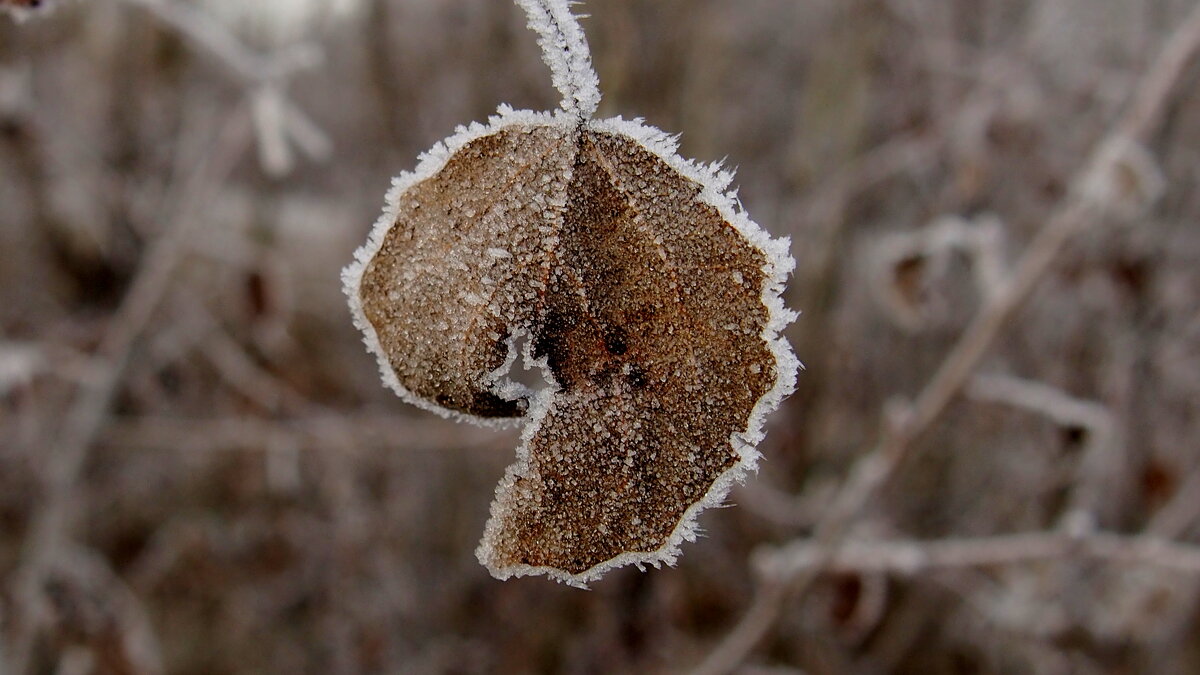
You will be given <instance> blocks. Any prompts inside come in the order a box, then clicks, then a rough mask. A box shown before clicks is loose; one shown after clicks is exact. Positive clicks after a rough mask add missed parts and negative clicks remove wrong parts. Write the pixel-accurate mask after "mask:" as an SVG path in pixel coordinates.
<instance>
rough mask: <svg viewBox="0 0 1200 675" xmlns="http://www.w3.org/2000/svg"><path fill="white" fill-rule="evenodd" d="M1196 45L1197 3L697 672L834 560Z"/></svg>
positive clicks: (763, 629) (733, 651) (1098, 212)
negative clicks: (796, 552) (981, 300)
mask: <svg viewBox="0 0 1200 675" xmlns="http://www.w3.org/2000/svg"><path fill="white" fill-rule="evenodd" d="M1198 51H1200V6H1197V7H1195V8H1194V9H1192V11H1191V12H1190V13H1189V14H1188V16H1187V17H1186V18H1185V19H1184V21H1183V22H1182V23H1181V24H1180V25H1179V27H1178V28H1176V30H1175V32H1174V33H1173V34H1172V36H1171V37H1170V39H1169V40H1168V41H1167V43H1166V44H1165V46H1164V47H1163V49H1162V51H1161V52H1160V53H1159V55H1158V57H1157V58H1156V59H1155V60H1154V62H1153V63H1152V64H1151V65H1150V67H1149V69H1148V70H1147V71H1146V72H1145V74H1144V75H1143V76H1142V77H1141V79H1140V80H1139V83H1138V87H1137V90H1136V91H1135V92H1134V93H1133V97H1132V99H1131V102H1130V104H1129V106H1128V108H1127V110H1126V112H1125V114H1124V115H1122V116H1121V118H1120V119H1119V120H1118V121H1117V122H1116V123H1115V124H1114V125H1113V126H1112V127H1111V128H1110V130H1109V132H1108V133H1107V135H1106V136H1105V137H1104V139H1103V140H1102V141H1101V142H1100V143H1098V144H1097V145H1096V146H1095V149H1094V150H1093V152H1092V154H1091V156H1090V158H1089V159H1088V161H1087V162H1086V164H1085V165H1084V167H1083V169H1082V170H1081V171H1080V172H1079V173H1078V174H1077V177H1076V181H1075V185H1076V188H1077V189H1075V190H1072V191H1071V192H1070V193H1069V194H1068V196H1067V197H1066V198H1065V199H1064V200H1063V202H1062V203H1061V204H1060V205H1059V206H1058V207H1057V209H1056V210H1055V211H1054V212H1053V213H1052V214H1051V215H1050V217H1049V219H1048V220H1047V222H1046V224H1045V226H1043V228H1042V229H1041V230H1040V231H1039V232H1038V234H1037V235H1036V236H1035V237H1034V239H1033V240H1032V241H1031V242H1030V243H1029V245H1028V246H1027V248H1026V250H1025V252H1024V254H1023V255H1022V256H1021V258H1020V260H1019V261H1018V262H1017V265H1016V269H1015V271H1014V272H1013V273H1012V275H1011V277H1010V279H1009V281H1008V283H1007V284H1006V285H1005V286H1004V288H1003V289H1002V290H1000V291H999V292H998V293H997V294H996V295H995V296H993V297H992V298H991V299H990V300H989V301H988V302H987V303H985V304H984V306H983V307H982V308H981V309H980V311H979V313H978V314H977V315H976V317H975V319H974V320H973V321H972V322H971V324H970V325H969V326H968V327H967V329H966V331H965V332H964V334H963V335H962V336H961V337H960V338H959V340H958V342H957V343H956V344H955V345H954V347H953V348H952V349H951V351H950V353H949V354H947V356H946V358H945V360H944V361H943V362H942V364H941V366H940V367H939V368H938V370H937V371H936V372H935V373H934V375H933V377H932V378H931V379H930V381H929V382H928V383H927V384H926V385H925V387H924V388H923V389H922V390H921V391H920V393H918V394H917V396H916V398H915V399H914V400H913V402H912V403H911V404H909V405H904V406H900V407H896V408H893V409H892V410H890V411H887V412H886V414H885V420H884V431H883V433H882V437H881V439H880V440H879V442H878V444H877V445H876V447H875V448H874V449H873V450H872V451H871V452H869V453H867V454H866V455H864V456H863V457H862V458H861V459H860V460H858V462H857V463H856V465H855V466H854V467H853V469H852V470H851V473H850V476H849V477H848V479H847V481H846V483H845V485H844V487H843V488H842V490H841V491H840V492H839V494H838V497H837V499H836V500H835V501H834V503H833V504H832V506H831V508H830V509H829V510H828V511H827V512H826V514H825V517H824V518H822V520H821V522H820V523H818V525H817V527H816V528H815V532H814V535H813V537H812V541H811V544H810V545H812V546H814V547H816V550H817V551H818V553H817V555H816V559H815V560H814V562H813V564H811V565H808V566H805V567H802V568H799V569H797V570H796V571H795V573H794V574H791V575H785V576H784V577H782V578H779V579H765V580H763V581H762V582H761V583H760V585H759V589H758V591H757V593H756V596H755V599H754V600H753V602H752V604H751V606H750V608H749V610H748V611H747V613H746V615H745V616H744V617H743V618H742V619H741V621H740V622H739V623H738V624H737V626H735V627H734V629H733V630H732V631H731V632H730V633H729V634H728V635H727V636H726V637H725V638H724V639H723V640H722V641H721V642H720V643H719V644H718V645H717V646H716V648H715V649H713V651H712V652H710V653H709V655H708V657H707V658H706V659H705V660H704V661H703V662H702V663H701V664H700V665H699V666H698V667H697V668H696V669H695V670H693V671H692V672H693V673H694V675H720V674H722V673H728V672H730V671H732V670H733V669H734V668H736V667H737V666H738V665H739V664H740V663H742V662H743V661H744V660H745V657H746V655H747V654H749V653H750V651H751V650H753V649H754V647H755V646H756V645H757V644H758V643H759V641H760V640H761V639H762V638H763V636H764V635H765V634H766V633H767V631H768V630H770V628H771V626H773V625H774V624H775V621H776V619H777V618H778V616H779V614H780V613H781V612H782V610H783V607H784V606H785V605H786V604H787V602H788V601H789V600H790V599H791V598H794V597H798V596H799V595H802V594H803V593H804V592H805V590H807V588H808V587H809V586H810V585H811V584H812V582H813V581H814V580H815V579H816V578H817V576H818V575H819V573H820V571H821V569H822V568H824V567H825V565H826V564H827V563H828V562H829V561H832V560H834V559H835V558H836V556H837V551H838V548H839V545H840V544H841V542H842V541H843V540H844V539H845V537H846V534H847V532H848V530H849V528H850V526H851V525H852V524H853V522H854V521H855V519H856V518H857V517H858V515H859V514H860V513H862V511H863V510H864V509H865V507H866V505H867V504H868V503H869V502H870V501H871V499H872V498H873V497H874V496H875V494H876V493H877V492H878V491H879V489H880V488H881V487H882V486H883V485H884V484H885V483H886V482H887V481H888V479H889V478H890V477H891V476H892V475H893V474H894V473H895V472H896V470H897V469H898V467H899V466H900V465H901V464H902V463H904V462H905V461H906V460H908V459H910V458H911V457H912V456H913V455H915V454H917V450H916V449H915V448H917V446H916V441H917V440H918V438H919V437H920V436H922V435H923V434H924V433H925V432H926V431H928V430H929V429H930V427H931V426H932V425H933V423H934V422H936V421H937V420H938V418H939V417H940V416H941V414H942V413H943V412H945V410H946V408H947V406H949V405H950V403H951V402H952V401H954V400H955V399H957V397H958V396H959V395H960V394H961V393H962V391H963V389H964V388H965V387H966V385H967V383H968V381H969V380H970V377H971V374H972V372H973V371H974V369H975V367H976V366H977V365H978V364H979V362H980V361H981V360H982V359H983V357H984V355H985V354H986V353H987V352H988V349H989V348H990V347H991V346H992V344H993V343H994V342H995V340H996V338H997V336H998V335H999V334H1000V332H1001V330H1002V329H1003V328H1004V327H1005V326H1006V325H1007V324H1008V322H1009V320H1010V319H1011V318H1012V317H1013V316H1014V315H1015V314H1016V312H1017V310H1018V309H1020V308H1021V307H1022V306H1023V305H1024V303H1025V301H1026V300H1028V299H1029V297H1030V296H1031V295H1032V293H1033V290H1034V289H1035V288H1036V287H1037V285H1038V283H1039V282H1040V281H1041V280H1042V278H1043V277H1044V276H1045V275H1046V272H1047V271H1048V270H1049V269H1050V268H1051V267H1052V265H1053V263H1054V262H1055V261H1056V260H1057V258H1058V256H1059V254H1060V253H1061V252H1062V251H1063V250H1064V248H1065V247H1066V245H1067V243H1068V242H1069V241H1071V239H1072V238H1073V237H1074V236H1075V235H1076V234H1077V233H1079V232H1080V231H1081V230H1083V229H1085V228H1086V227H1087V226H1088V225H1090V224H1093V223H1095V222H1096V221H1098V220H1101V219H1102V218H1103V217H1104V216H1105V215H1106V214H1107V213H1109V211H1110V210H1111V209H1112V208H1113V206H1114V205H1113V203H1112V202H1111V201H1110V198H1115V197H1116V195H1100V194H1097V193H1096V192H1095V191H1093V190H1086V191H1085V190H1081V189H1078V188H1079V187H1080V186H1081V185H1082V184H1084V183H1085V182H1086V183H1090V184H1095V180H1094V177H1097V176H1102V177H1108V176H1114V177H1115V176H1120V175H1121V172H1122V170H1123V169H1125V168H1126V167H1125V166H1124V165H1123V164H1122V160H1123V155H1122V154H1119V153H1113V152H1112V151H1111V148H1112V147H1114V146H1117V145H1124V144H1131V143H1132V144H1139V145H1140V144H1141V143H1144V142H1145V141H1146V140H1147V137H1148V136H1149V135H1150V134H1151V133H1152V132H1153V130H1154V129H1155V127H1156V125H1157V124H1158V123H1159V121H1160V120H1161V118H1162V113H1163V110H1164V109H1165V107H1166V106H1167V104H1168V101H1169V98H1170V96H1171V94H1172V92H1173V91H1174V90H1175V87H1176V85H1177V84H1178V82H1179V80H1180V77H1181V75H1182V74H1183V72H1184V70H1185V67H1186V66H1187V65H1188V64H1189V63H1190V62H1191V61H1192V60H1193V58H1194V57H1195V56H1196V54H1197V52H1198Z"/></svg>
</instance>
